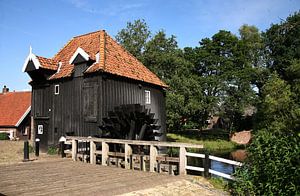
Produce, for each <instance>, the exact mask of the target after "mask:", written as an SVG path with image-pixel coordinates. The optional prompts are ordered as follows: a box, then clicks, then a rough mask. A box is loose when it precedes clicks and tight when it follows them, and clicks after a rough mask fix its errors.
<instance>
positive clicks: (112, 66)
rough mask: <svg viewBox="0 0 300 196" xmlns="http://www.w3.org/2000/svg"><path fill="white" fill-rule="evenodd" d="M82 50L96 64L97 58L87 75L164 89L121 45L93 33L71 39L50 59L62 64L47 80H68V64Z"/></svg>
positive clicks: (99, 32) (100, 34) (103, 35)
mask: <svg viewBox="0 0 300 196" xmlns="http://www.w3.org/2000/svg"><path fill="white" fill-rule="evenodd" d="M78 47H80V48H82V49H83V50H84V51H85V52H86V53H87V54H89V56H90V58H91V59H92V60H96V57H95V56H96V54H97V53H99V54H100V59H99V62H98V63H96V62H95V63H94V64H93V65H91V66H90V67H89V68H88V69H87V71H86V72H87V73H93V72H97V71H103V72H107V73H111V74H115V75H118V76H122V77H127V78H130V79H134V80H139V81H144V82H147V83H150V84H155V85H158V86H163V87H167V85H166V84H165V83H164V82H162V81H161V80H160V79H159V78H158V77H157V76H156V75H155V74H154V73H153V72H151V71H150V70H149V69H148V68H147V67H145V66H144V65H143V64H142V63H141V62H140V61H138V60H137V59H136V58H135V57H134V56H133V55H131V54H130V53H129V52H127V51H126V50H125V49H124V48H123V47H122V46H121V45H119V44H118V43H117V42H116V41H115V40H113V39H112V38H111V37H110V36H109V35H108V34H107V33H106V32H105V31H103V30H101V31H96V32H92V33H88V34H84V35H81V36H77V37H74V38H73V39H71V40H70V41H69V42H68V43H67V44H66V45H65V46H64V47H63V48H62V49H61V50H60V51H59V52H58V53H57V54H56V55H55V56H54V58H53V61H55V62H62V65H61V67H60V69H59V72H57V73H56V74H54V75H53V76H51V77H50V79H58V78H63V77H70V76H71V75H72V73H73V71H74V65H71V64H69V60H70V59H71V57H72V55H73V54H74V53H75V51H76V50H77V48H78Z"/></svg>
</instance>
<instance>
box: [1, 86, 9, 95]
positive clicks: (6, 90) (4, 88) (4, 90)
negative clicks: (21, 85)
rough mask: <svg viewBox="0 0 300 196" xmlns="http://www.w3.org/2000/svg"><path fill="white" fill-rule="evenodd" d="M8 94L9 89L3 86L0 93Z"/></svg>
mask: <svg viewBox="0 0 300 196" xmlns="http://www.w3.org/2000/svg"><path fill="white" fill-rule="evenodd" d="M8 92H9V88H7V87H6V85H4V87H3V89H2V93H3V94H5V93H8Z"/></svg>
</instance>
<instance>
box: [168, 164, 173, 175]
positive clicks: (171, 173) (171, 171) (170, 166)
mask: <svg viewBox="0 0 300 196" xmlns="http://www.w3.org/2000/svg"><path fill="white" fill-rule="evenodd" d="M169 175H171V176H174V172H173V167H172V165H171V163H170V162H169Z"/></svg>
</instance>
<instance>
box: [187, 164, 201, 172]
mask: <svg viewBox="0 0 300 196" xmlns="http://www.w3.org/2000/svg"><path fill="white" fill-rule="evenodd" d="M185 169H188V170H193V171H200V172H203V171H204V168H203V167H195V166H189V165H187V166H185Z"/></svg>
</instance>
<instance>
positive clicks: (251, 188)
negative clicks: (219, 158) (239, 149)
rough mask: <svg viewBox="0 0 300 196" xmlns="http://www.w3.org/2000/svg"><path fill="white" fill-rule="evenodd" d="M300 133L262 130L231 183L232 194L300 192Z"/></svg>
mask: <svg viewBox="0 0 300 196" xmlns="http://www.w3.org/2000/svg"><path fill="white" fill-rule="evenodd" d="M299 139H300V138H299V136H298V135H295V134H282V133H279V132H275V133H274V132H273V133H272V132H270V131H266V130H261V131H259V132H258V133H257V135H256V136H255V139H254V140H253V143H252V144H251V145H250V147H249V148H248V160H247V161H246V163H245V165H244V166H243V167H241V168H240V169H239V170H237V172H236V174H235V175H236V179H237V181H236V182H233V183H232V184H231V189H232V193H233V194H234V195H297V194H299V193H300V184H299V179H300V167H299V164H300V157H299V154H300V146H299V141H300V140H299Z"/></svg>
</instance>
